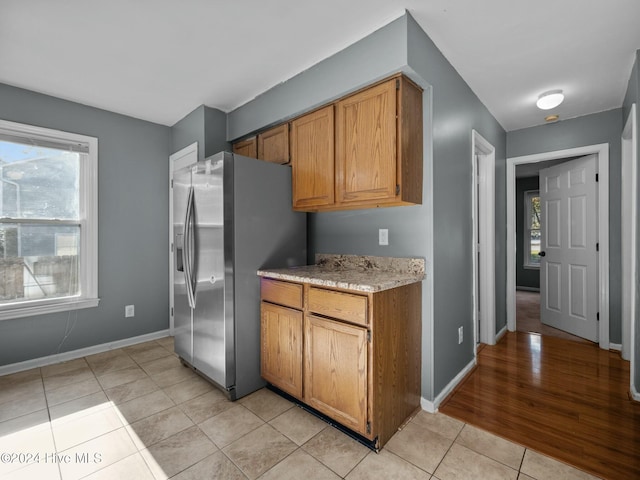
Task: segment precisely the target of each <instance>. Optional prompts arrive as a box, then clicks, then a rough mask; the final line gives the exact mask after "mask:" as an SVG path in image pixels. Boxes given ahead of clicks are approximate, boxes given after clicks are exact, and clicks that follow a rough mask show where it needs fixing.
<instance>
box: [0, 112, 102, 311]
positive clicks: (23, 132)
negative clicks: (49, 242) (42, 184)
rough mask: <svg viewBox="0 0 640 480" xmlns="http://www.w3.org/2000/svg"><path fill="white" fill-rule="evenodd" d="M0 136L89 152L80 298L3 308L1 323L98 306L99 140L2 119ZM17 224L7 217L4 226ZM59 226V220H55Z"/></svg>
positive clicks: (82, 197)
mask: <svg viewBox="0 0 640 480" xmlns="http://www.w3.org/2000/svg"><path fill="white" fill-rule="evenodd" d="M0 134H2V135H4V136H12V137H18V138H22V139H24V140H25V142H26V143H27V142H29V141H31V142H32V143H36V144H42V145H43V146H49V147H53V148H64V147H65V146H67V147H68V148H71V147H72V146H74V145H75V146H81V147H82V148H83V149H87V150H88V151H87V152H83V154H82V157H81V160H80V179H79V181H80V185H79V201H80V212H79V219H78V221H77V222H76V221H75V220H74V221H73V223H74V224H79V225H80V245H79V246H80V256H79V264H80V268H79V272H78V273H79V281H80V295H77V296H76V295H74V296H67V297H59V298H52V299H47V298H44V299H37V300H25V301H19V302H13V303H7V304H3V305H0V321H2V320H9V319H14V318H22V317H30V316H33V315H44V314H49V313H56V312H64V311H71V310H78V309H81V308H91V307H97V306H98V303H99V302H100V299H99V297H98V139H97V138H96V137H90V136H87V135H81V134H77V133H70V132H65V131H62V130H54V129H50V128H44V127H37V126H34V125H26V124H22V123H16V122H10V121H7V120H1V119H0ZM12 222H13V223H15V219H12V218H3V219H1V220H0V223H12ZM52 223H55V220H54V221H52Z"/></svg>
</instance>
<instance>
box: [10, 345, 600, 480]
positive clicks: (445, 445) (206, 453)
mask: <svg viewBox="0 0 640 480" xmlns="http://www.w3.org/2000/svg"><path fill="white" fill-rule="evenodd" d="M0 478H2V479H12V480H13V479H25V480H26V479H28V480H33V479H46V480H55V479H62V480H75V479H81V478H82V479H91V480H95V479H109V480H110V479H135V480H145V479H149V480H154V479H167V478H173V479H179V480H188V479H193V480H206V479H245V480H246V479H257V478H260V479H268V480H272V479H273V480H286V479H292V480H293V479H296V480H297V479H305V480H314V479H338V478H346V479H349V480H356V479H363V480H364V479H366V480H370V479H385V480H386V479H425V480H429V479H433V480H454V479H464V480H469V479H482V480H491V479H535V480H547V479H563V480H564V479H589V478H595V477H592V476H590V475H587V474H585V473H583V472H581V471H579V470H576V469H573V468H571V467H569V466H567V465H564V464H562V463H560V462H557V461H555V460H552V459H550V458H548V457H544V456H542V455H539V454H537V453H535V452H533V451H531V450H526V449H525V448H523V447H521V446H519V445H516V444H514V443H511V442H508V441H506V440H503V439H501V438H498V437H496V436H494V435H492V434H489V433H487V432H484V431H481V430H479V429H477V428H474V427H472V426H470V425H465V424H463V423H462V422H459V421H458V420H454V419H452V418H449V417H446V416H445V415H442V414H435V415H432V414H429V413H426V412H420V413H419V414H418V415H417V416H416V417H415V418H414V419H413V420H412V421H411V422H409V423H408V424H407V425H406V427H405V428H404V429H403V430H402V431H400V432H398V433H397V434H396V435H395V436H394V437H393V438H392V439H391V440H390V441H389V443H388V444H387V445H386V446H385V448H384V449H383V450H382V451H381V452H380V453H378V454H376V453H373V452H371V451H370V450H368V449H367V448H365V447H363V446H362V445H360V444H359V443H357V442H355V441H354V440H352V439H351V438H349V437H348V436H346V435H344V434H343V433H341V432H339V431H338V430H336V429H335V428H333V427H331V426H328V425H327V424H326V423H324V422H323V421H321V420H319V419H317V418H316V417H314V416H312V415H310V414H308V413H307V412H305V411H304V410H302V409H300V408H298V407H296V406H295V405H293V404H292V403H290V402H288V401H287V400H285V399H283V398H281V397H279V396H277V395H275V394H274V393H272V392H271V391H269V390H260V391H258V392H256V393H254V394H252V395H249V396H247V397H245V398H243V399H240V400H239V401H237V402H229V401H228V400H227V399H226V398H225V397H224V395H223V394H222V393H221V392H220V391H218V390H217V389H215V388H214V387H213V386H211V385H210V384H209V383H208V382H206V381H205V380H203V379H202V378H200V377H199V376H197V375H196V374H195V373H193V372H192V371H191V370H189V369H187V368H184V367H183V366H182V365H181V364H180V361H179V360H178V358H177V357H176V356H175V354H173V341H172V339H171V338H163V339H160V340H157V341H152V342H147V343H144V344H139V345H134V346H131V347H126V348H123V349H118V350H113V351H109V352H105V353H101V354H97V355H92V356H88V357H85V358H81V359H77V360H72V361H69V362H65V363H61V364H57V365H51V366H47V367H43V368H37V369H33V370H29V371H25V372H20V373H16V374H13V375H7V376H4V377H0Z"/></svg>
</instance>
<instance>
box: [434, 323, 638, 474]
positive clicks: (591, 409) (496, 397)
mask: <svg viewBox="0 0 640 480" xmlns="http://www.w3.org/2000/svg"><path fill="white" fill-rule="evenodd" d="M440 411H441V412H442V413H444V414H446V415H449V416H451V417H454V418H457V419H460V420H462V421H464V422H467V423H469V424H471V425H474V426H476V427H479V428H482V429H484V430H487V431H489V432H492V433H495V434H497V435H499V436H501V437H504V438H506V439H509V440H511V441H514V442H516V443H519V444H521V445H523V446H525V447H527V448H531V449H533V450H537V451H538V452H540V453H543V454H546V455H549V456H551V457H554V458H556V459H558V460H561V461H563V462H566V463H569V464H571V465H573V466H575V467H577V468H579V469H582V470H584V471H587V472H589V473H592V474H594V475H597V476H600V477H602V478H606V479H640V404H639V403H637V402H632V401H631V400H629V362H627V361H624V360H622V358H621V357H620V354H619V353H618V352H609V351H605V350H601V349H600V348H598V347H597V346H596V345H593V344H587V343H577V342H572V341H569V340H565V339H561V338H555V337H548V336H543V335H538V334H531V333H522V332H509V333H507V334H506V335H505V336H504V337H503V338H502V340H501V341H500V342H499V343H498V344H497V345H493V346H484V348H482V349H481V351H480V352H479V354H478V365H477V368H476V369H475V370H474V371H473V372H471V373H470V374H469V376H468V377H467V378H466V379H465V380H464V381H463V383H462V384H461V385H460V386H459V387H458V388H457V389H456V390H455V391H454V392H453V393H452V394H451V395H450V396H449V397H448V398H447V399H446V400H445V401H444V402H443V404H442V405H441V406H440Z"/></svg>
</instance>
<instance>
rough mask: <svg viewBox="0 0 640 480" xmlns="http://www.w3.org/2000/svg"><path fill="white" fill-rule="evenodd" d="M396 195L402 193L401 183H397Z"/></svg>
mask: <svg viewBox="0 0 640 480" xmlns="http://www.w3.org/2000/svg"><path fill="white" fill-rule="evenodd" d="M396 195H400V185H399V184H397V183H396Z"/></svg>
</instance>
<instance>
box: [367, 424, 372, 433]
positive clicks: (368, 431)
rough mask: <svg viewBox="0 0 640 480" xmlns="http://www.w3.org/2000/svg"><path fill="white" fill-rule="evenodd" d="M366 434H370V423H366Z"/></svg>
mask: <svg viewBox="0 0 640 480" xmlns="http://www.w3.org/2000/svg"><path fill="white" fill-rule="evenodd" d="M367 433H371V422H367Z"/></svg>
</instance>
